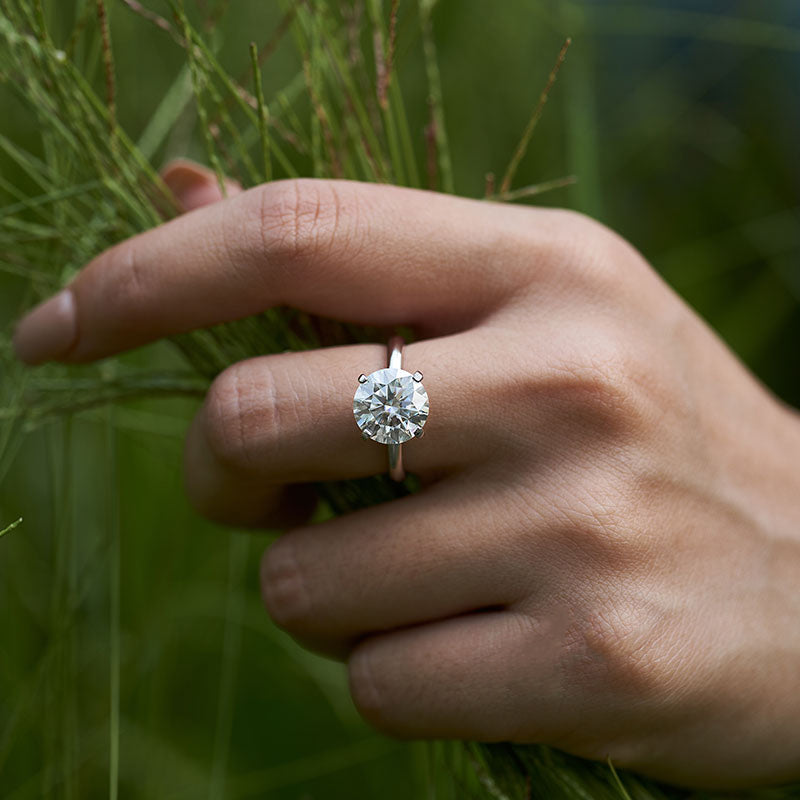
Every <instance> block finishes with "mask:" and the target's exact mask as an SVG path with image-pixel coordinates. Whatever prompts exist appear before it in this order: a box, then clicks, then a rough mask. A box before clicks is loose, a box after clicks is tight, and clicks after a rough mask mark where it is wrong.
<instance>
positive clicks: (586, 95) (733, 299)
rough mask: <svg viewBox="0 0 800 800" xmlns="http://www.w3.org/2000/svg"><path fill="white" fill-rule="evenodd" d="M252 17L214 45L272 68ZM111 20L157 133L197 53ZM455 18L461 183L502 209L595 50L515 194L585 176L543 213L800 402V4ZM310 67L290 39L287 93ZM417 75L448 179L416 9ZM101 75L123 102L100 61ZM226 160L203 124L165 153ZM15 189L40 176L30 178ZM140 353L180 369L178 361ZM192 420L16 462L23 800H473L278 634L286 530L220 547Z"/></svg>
mask: <svg viewBox="0 0 800 800" xmlns="http://www.w3.org/2000/svg"><path fill="white" fill-rule="evenodd" d="M45 5H46V7H47V13H48V15H49V19H50V21H51V23H52V25H53V26H54V29H55V30H58V28H59V25H63V24H65V23H66V22H67V21H69V22H71V21H72V20H73V19H74V15H75V6H76V3H75V2H73V0H64V1H63V2H62V1H61V0H59V2H58V3H55V2H51V3H49V4H48V3H46V4H45ZM145 5H147V6H148V7H149V8H152V9H154V10H156V11H159V12H160V13H164V14H167V15H168V11H167V9H166V7H165V4H164V3H161V2H157V0H150V2H147V3H145ZM189 5H190V6H193V5H195V4H193V3H190V4H189ZM198 5H200V6H202V5H203V4H202V3H200V4H198ZM229 6H230V7H229V9H228V12H227V14H226V15H225V16H224V17H223V19H222V22H221V24H220V27H219V30H218V32H217V33H216V34H215V35H216V37H217V39H216V43H217V45H218V50H219V53H220V58H221V60H222V63H223V64H224V65H225V66H226V68H228V69H229V70H230V72H231V73H232V74H234V75H242V74H244V75H245V76H246V74H247V69H248V63H249V61H248V52H247V47H248V44H249V42H250V41H251V40H254V39H255V40H256V41H257V42H258V43H260V44H261V43H264V42H265V41H267V40H268V39H269V38H270V36H271V35H272V34H273V32H274V31H275V29H276V27H277V26H278V24H279V21H280V20H281V18H282V17H283V15H284V13H285V10H286V7H287V5H286V4H282V3H278V2H271V0H234V2H232V3H230V4H229ZM109 7H110V16H111V24H112V36H113V44H114V49H115V55H116V69H117V82H118V86H117V98H118V112H119V118H120V121H121V123H122V125H123V127H124V128H125V129H126V130H127V131H128V132H129V133H130V135H131V136H132V137H133V138H134V139H137V138H138V137H139V136H140V135H141V133H142V132H143V131H144V130H145V129H146V127H147V125H148V122H149V121H150V119H151V116H152V114H153V112H154V110H155V109H156V107H157V106H158V104H159V102H160V100H161V99H162V97H163V94H164V92H165V91H166V90H167V88H168V87H169V86H170V85H172V82H173V80H174V78H175V75H176V74H177V72H178V71H179V70H180V69H181V67H182V65H183V64H184V60H185V59H184V54H183V52H182V50H181V49H180V48H179V47H178V46H177V45H175V43H174V42H173V41H172V40H171V39H170V38H169V36H167V35H166V34H164V33H163V32H161V31H159V30H157V29H155V28H153V27H152V26H151V25H150V24H148V23H147V22H146V21H145V20H143V19H142V18H141V17H139V16H136V15H135V14H133V13H131V11H130V10H129V9H128V8H126V7H125V6H124V5H123V4H122V2H119V1H118V0H109ZM195 11H197V13H198V14H201V13H202V12H203V9H202V7H201V8H199V9H195ZM433 19H434V25H435V33H436V41H437V43H438V45H439V56H440V64H441V72H442V81H443V94H444V105H445V114H446V123H447V130H448V134H449V138H450V142H451V147H452V152H453V160H454V171H455V183H456V190H457V191H458V192H459V193H460V194H464V195H469V196H475V197H479V196H482V195H483V193H484V187H485V181H486V173H487V172H494V173H496V174H498V175H502V173H503V171H504V170H505V167H506V165H507V163H508V161H509V158H510V156H511V153H512V152H513V150H514V147H515V146H516V143H517V141H518V139H519V136H520V134H521V132H522V130H523V128H524V126H525V124H526V122H527V120H528V118H529V116H530V113H531V111H532V109H533V107H534V105H535V103H536V100H537V98H538V96H539V93H540V91H541V89H542V87H543V86H544V84H545V81H546V78H547V74H548V72H549V70H550V68H551V66H552V64H553V61H554V59H555V56H556V54H557V52H558V50H559V48H560V46H561V44H562V41H563V40H564V38H565V36H567V35H569V36H572V37H573V39H574V43H573V45H572V48H571V50H570V52H569V54H568V57H567V61H566V63H565V65H564V67H563V69H562V71H561V73H560V76H559V80H558V83H557V85H556V87H555V89H554V91H553V94H552V96H551V98H550V101H549V102H548V104H547V108H546V111H545V114H544V117H543V119H542V121H541V123H540V125H539V127H538V128H537V130H536V133H535V135H534V139H533V142H532V145H531V147H530V150H529V152H528V155H527V157H526V158H525V160H524V161H523V163H522V165H521V168H520V170H519V173H518V175H517V178H516V181H515V185H517V186H523V185H526V184H534V183H538V182H541V181H545V180H549V179H552V178H558V177H560V176H563V175H575V176H577V178H578V182H577V183H576V184H575V185H574V186H572V187H568V188H564V189H559V190H557V191H554V192H553V193H551V194H548V195H546V196H544V197H542V198H540V199H538V202H542V203H547V204H558V205H565V206H570V207H574V208H577V209H580V210H582V211H585V212H587V213H589V214H592V215H593V216H595V217H597V218H599V219H601V220H602V221H604V222H606V223H607V224H609V225H610V226H612V227H614V228H615V229H616V230H618V231H619V232H621V233H622V234H623V235H625V236H626V237H627V238H628V239H630V240H631V241H632V242H633V243H634V244H635V245H636V246H637V247H638V248H639V249H640V250H641V251H642V252H643V253H644V254H645V255H646V256H647V258H648V259H649V260H650V261H651V263H653V264H654V266H655V267H656V268H657V269H659V270H660V271H661V272H662V274H663V275H664V276H665V278H666V279H667V280H668V281H669V282H670V283H671V284H672V285H673V286H674V287H675V288H676V290H677V291H678V292H679V293H680V294H681V295H683V296H684V297H685V298H686V300H687V301H688V302H689V303H690V304H691V305H692V306H694V307H695V308H696V309H697V310H698V311H699V313H700V314H701V315H702V316H704V317H705V318H706V319H708V320H709V322H710V323H711V324H712V325H713V326H714V327H715V328H717V329H718V330H719V331H720V333H721V335H722V336H723V337H724V338H725V339H726V340H727V341H728V342H729V343H730V345H731V347H732V348H733V349H734V350H735V351H736V352H737V353H739V354H740V356H741V357H742V358H743V359H744V360H745V361H746V362H747V363H748V364H749V365H750V366H751V367H752V368H753V369H754V371H755V372H756V373H757V374H758V375H759V376H760V377H761V378H762V380H763V381H765V382H766V383H767V384H768V385H769V386H771V387H772V388H773V389H774V391H775V392H777V393H778V394H779V395H780V396H781V397H783V398H784V399H785V400H786V401H787V402H789V403H791V404H793V405H800V370H799V369H798V359H797V351H798V341H800V261H799V259H798V249H799V245H800V202H799V197H798V195H799V191H798V190H799V189H800V158H799V157H798V154H799V153H800V151H799V150H798V145H797V142H798V141H800V4H798V3H797V2H796V0H751V1H750V2H734V1H732V0H726V1H722V0H719V1H718V2H712V0H708V1H707V2H703V1H701V0H696V1H695V2H692V1H691V0H680V1H677V0H670V1H669V2H667V0H660V2H656V0H640V2H637V3H629V4H618V3H614V2H603V1H602V0H596V2H590V1H589V0H586V2H564V1H560V0H548V1H546V2H545V1H544V0H542V1H540V0H497V2H489V1H488V0H439V2H438V4H437V5H436V8H435V12H434V18H433ZM299 66H300V62H299V61H298V57H297V55H296V53H295V50H294V46H293V42H292V38H291V35H287V36H285V37H283V38H282V39H281V41H280V44H279V45H278V47H277V49H276V51H275V53H274V54H273V55H272V56H271V57H270V60H269V61H268V62H267V67H266V69H265V72H264V76H265V84H266V85H265V94H266V96H267V97H268V98H269V97H270V95H271V93H272V92H273V91H274V90H276V89H278V88H281V87H283V86H284V85H285V84H286V82H287V80H288V79H289V78H290V77H291V76H292V75H294V74H295V73H296V72H297V70H298V68H299ZM397 66H398V73H399V75H400V79H401V84H402V89H403V93H404V95H405V99H406V105H407V108H408V110H409V114H410V122H411V129H412V133H413V134H414V136H415V147H416V150H417V154H418V163H419V164H420V168H421V169H422V168H423V165H424V163H425V159H426V145H425V137H424V127H425V125H426V123H427V120H428V106H427V98H426V92H427V89H426V84H425V80H424V65H423V61H422V55H421V43H420V36H419V21H418V18H417V15H416V13H415V3H412V2H410V0H408V1H407V2H401V3H400V17H399V23H398V52H397ZM93 77H94V80H95V82H96V83H97V84H98V85H100V86H101V85H102V68H101V65H100V64H99V62H98V69H97V71H96V74H95V75H94V76H93ZM0 109H1V110H2V113H0V133H1V134H3V135H4V136H6V137H9V138H10V139H11V140H12V141H16V142H20V143H23V144H25V146H27V147H30V148H32V149H34V150H35V149H36V144H35V142H36V136H37V129H36V122H35V120H34V119H33V118H32V117H31V116H30V115H29V114H28V113H27V112H25V111H24V110H23V108H22V106H21V105H19V104H18V102H17V101H16V100H15V99H14V98H13V97H12V95H11V93H10V92H8V91H7V90H6V89H5V88H3V87H0ZM203 153H204V149H203V146H202V139H201V137H200V136H199V135H198V132H197V125H196V119H195V118H194V115H193V113H192V111H191V109H189V110H188V111H187V112H186V113H184V114H182V115H181V116H180V118H179V119H178V122H177V124H176V125H175V128H174V130H173V132H172V134H171V135H170V136H169V137H168V139H167V141H166V144H165V145H164V146H162V147H161V148H160V149H159V152H158V154H157V161H158V163H163V161H165V160H166V159H168V158H170V157H174V156H179V155H180V156H182V155H189V156H193V157H195V158H198V159H199V160H203ZM0 175H2V177H3V178H4V179H5V180H7V181H10V182H12V183H14V184H15V185H17V186H22V187H24V186H25V184H26V180H27V179H26V177H25V176H24V175H23V174H21V173H20V172H19V170H18V169H17V168H16V167H15V166H14V165H12V164H11V163H10V162H9V161H8V160H7V159H4V158H0ZM0 194H2V192H0ZM8 202H10V200H9V198H8V197H3V200H2V203H3V205H6V204H7V203H8ZM1 214H2V212H0V224H2V216H1ZM7 255H8V254H3V253H0V262H5V261H6V258H5V257H6V256H7ZM22 298H23V281H22V280H21V279H20V278H18V277H15V276H14V275H13V274H11V273H10V272H7V271H3V272H2V273H0V324H2V325H3V326H4V327H5V328H6V329H8V330H10V328H11V326H12V324H13V320H14V319H15V318H16V317H17V316H18V314H19V313H20V311H21V303H22ZM138 357H139V358H141V359H142V360H143V362H144V363H146V362H147V360H148V359H152V360H154V361H155V360H166V361H168V360H169V358H170V356H169V354H167V353H166V351H165V350H164V346H155V347H151V348H148V349H147V350H146V351H144V352H143V354H142V355H141V356H138ZM7 378H8V376H2V375H0V381H2V380H6V379H7ZM193 408H194V405H193V403H192V402H190V401H186V400H180V401H179V400H169V401H167V400H159V401H155V400H150V401H146V402H145V401H138V402H135V403H134V402H131V403H127V404H121V405H118V406H116V407H115V408H114V409H113V410H109V409H101V410H92V411H87V412H84V413H81V414H78V415H76V416H75V417H73V418H71V419H69V420H64V421H61V422H57V423H52V424H49V425H48V426H46V427H45V428H44V429H40V430H37V431H35V432H33V433H32V434H31V435H30V436H28V437H27V438H26V440H25V442H24V445H23V447H22V448H21V449H19V451H18V452H16V453H15V454H14V458H13V459H11V458H10V457H9V454H7V453H6V454H4V457H3V458H2V459H0V481H1V483H0V530H2V529H3V528H4V527H5V526H6V525H7V524H8V523H10V522H13V521H14V520H15V519H17V518H18V517H20V516H22V517H23V518H24V522H23V524H22V525H21V526H20V527H19V528H17V529H16V530H14V531H13V532H11V533H9V534H7V535H6V536H3V537H2V538H1V539H0V797H3V798H17V799H19V800H21V799H22V798H28V797H31V798H32V797H42V796H47V797H65V798H93V797H102V796H106V795H107V794H108V792H109V769H111V770H112V771H113V770H114V769H115V765H117V764H118V769H119V787H120V796H121V797H125V798H128V797H130V798H179V797H180V798H184V797H185V798H197V797H209V798H222V797H229V798H258V797H269V798H277V799H279V800H283V799H284V798H286V799H287V800H288V799H289V798H292V799H293V800H306V799H309V800H310V798H340V797H341V798H349V799H351V800H360V799H361V798H381V799H384V798H385V799H386V800H391V799H392V798H404V799H407V798H423V797H434V796H435V797H440V798H441V797H450V796H452V797H463V796H466V795H465V794H463V793H461V791H460V789H459V776H458V774H457V773H458V769H459V768H458V767H457V766H453V765H451V762H450V760H449V759H446V758H445V757H444V754H443V753H440V752H437V751H434V750H433V749H431V748H429V747H427V746H425V745H422V744H409V743H397V742H393V741H391V740H388V739H385V738H382V737H380V736H377V735H376V734H373V733H371V732H370V731H369V730H368V729H367V728H366V726H365V725H364V724H363V723H361V722H360V720H359V719H358V717H357V714H356V713H355V711H354V709H353V708H352V706H351V704H350V701H349V698H348V696H347V692H346V684H345V675H344V670H343V668H342V667H341V666H340V665H337V664H333V663H331V662H328V661H325V660H323V659H320V658H317V657H315V656H312V655H309V654H307V653H305V652H304V651H303V650H301V649H300V648H299V647H297V646H296V645H295V644H294V643H293V642H292V641H291V640H290V639H289V638H288V637H287V636H285V635H284V634H283V633H281V632H280V631H278V630H276V629H275V628H274V627H273V626H272V625H271V623H270V622H269V620H268V619H267V618H266V615H265V614H264V613H263V611H262V609H261V604H260V599H259V595H258V589H257V565H258V558H259V556H260V553H261V551H262V550H263V548H264V546H265V545H266V544H267V542H268V541H269V540H270V535H269V534H264V535H253V534H244V533H237V532H230V531H226V530H222V529H220V528H217V527H214V526H212V525H210V524H208V523H205V522H204V521H202V520H200V519H198V518H197V517H196V516H195V515H194V514H193V513H192V511H191V510H190V509H189V508H188V506H187V504H186V502H185V500H184V498H183V495H182V489H181V466H180V462H181V446H182V436H183V431H184V429H185V427H186V423H187V420H188V419H189V418H190V415H191V413H192V411H193ZM117 603H119V606H118V607H119V626H118V627H117V626H116V625H115V624H114V619H115V614H114V609H116V608H117ZM115 676H119V679H118V683H117V678H116V677H115ZM117 693H118V694H117ZM116 697H118V698H119V714H118V715H117V714H116V713H112V709H113V708H115V706H114V703H115V702H116V700H115V699H114V698H116ZM114 742H118V749H117V746H116V745H115V744H114ZM451 773H452V774H451ZM437 784H438V786H437Z"/></svg>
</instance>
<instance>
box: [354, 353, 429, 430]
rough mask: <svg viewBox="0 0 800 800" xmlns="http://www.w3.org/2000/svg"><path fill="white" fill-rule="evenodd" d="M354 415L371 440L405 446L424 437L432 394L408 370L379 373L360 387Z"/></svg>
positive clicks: (385, 370) (390, 369) (356, 396)
mask: <svg viewBox="0 0 800 800" xmlns="http://www.w3.org/2000/svg"><path fill="white" fill-rule="evenodd" d="M417 377H419V376H417ZM353 415H354V416H355V418H356V424H357V425H358V427H359V428H361V431H362V433H363V434H364V435H365V436H368V437H369V438H370V439H374V440H375V441H376V442H380V443H381V444H402V443H403V442H407V441H408V440H409V439H413V438H414V437H415V436H419V435H420V434H421V433H422V426H423V425H424V424H425V422H426V420H427V419H428V393H427V392H426V391H425V387H424V386H423V385H422V382H421V381H418V380H415V379H414V376H413V375H412V374H411V373H410V372H406V371H405V370H404V369H392V368H387V369H379V370H377V371H376V372H373V373H372V374H371V375H368V376H367V379H366V380H365V381H364V382H363V383H360V384H359V385H358V389H356V395H355V397H354V398H353Z"/></svg>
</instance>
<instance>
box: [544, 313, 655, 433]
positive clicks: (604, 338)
mask: <svg viewBox="0 0 800 800" xmlns="http://www.w3.org/2000/svg"><path fill="white" fill-rule="evenodd" d="M576 334H577V335H576V341H575V344H574V345H573V346H571V347H568V350H567V352H566V353H565V354H564V355H563V356H562V357H561V358H560V359H559V361H558V362H557V363H556V364H555V365H554V370H553V373H552V377H551V379H550V380H549V381H548V382H547V384H548V386H547V388H548V389H549V391H550V392H551V393H552V395H553V398H552V399H553V400H554V401H555V403H556V405H557V407H560V408H563V409H566V410H567V411H568V413H570V414H571V415H572V417H573V421H574V420H575V418H576V416H577V418H579V419H580V420H581V421H582V422H583V423H584V424H588V425H589V426H590V427H591V429H594V430H598V429H599V430H602V431H603V432H604V433H607V434H610V435H616V434H623V435H629V434H632V433H637V432H641V431H642V430H645V429H646V428H647V426H648V425H651V424H652V418H651V409H650V403H649V400H648V394H649V392H650V390H651V389H652V386H653V382H654V378H655V377H656V376H654V375H653V372H654V370H653V369H652V364H651V363H649V362H648V361H647V359H646V356H645V355H643V354H642V353H641V352H640V351H639V350H638V349H637V348H636V347H634V346H632V345H631V344H630V343H629V342H627V341H626V340H625V337H624V334H623V333H622V332H620V331H616V330H615V329H614V328H613V327H609V326H600V325H593V326H592V327H591V328H590V329H589V330H586V331H576ZM587 343H588V344H587Z"/></svg>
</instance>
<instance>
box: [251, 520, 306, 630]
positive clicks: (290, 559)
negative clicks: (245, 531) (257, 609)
mask: <svg viewBox="0 0 800 800" xmlns="http://www.w3.org/2000/svg"><path fill="white" fill-rule="evenodd" d="M309 585H310V584H309V582H308V580H307V579H306V576H305V573H304V571H303V569H302V567H301V566H300V563H299V561H298V558H297V550H296V547H295V544H294V542H293V540H292V537H291V535H289V534H286V535H284V536H283V537H282V538H281V539H279V540H278V541H277V542H275V543H274V544H273V545H271V546H270V547H269V548H267V550H266V552H265V553H264V557H263V558H262V560H261V596H262V599H263V601H264V605H265V606H266V609H267V612H268V613H269V615H270V617H271V618H272V620H273V622H275V624H276V625H277V626H278V627H279V628H283V629H284V630H286V631H287V632H289V633H302V632H303V631H304V630H307V629H308V628H309V623H310V621H312V620H313V618H314V613H313V612H314V609H313V604H312V599H311V592H310V590H309Z"/></svg>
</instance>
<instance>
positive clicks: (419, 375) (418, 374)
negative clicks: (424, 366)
mask: <svg viewBox="0 0 800 800" xmlns="http://www.w3.org/2000/svg"><path fill="white" fill-rule="evenodd" d="M411 377H412V378H413V379H414V380H415V381H416V382H417V383H419V382H420V381H421V380H422V373H421V372H420V371H419V370H417V371H416V372H415V373H414V374H413V375H412V376H411Z"/></svg>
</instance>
